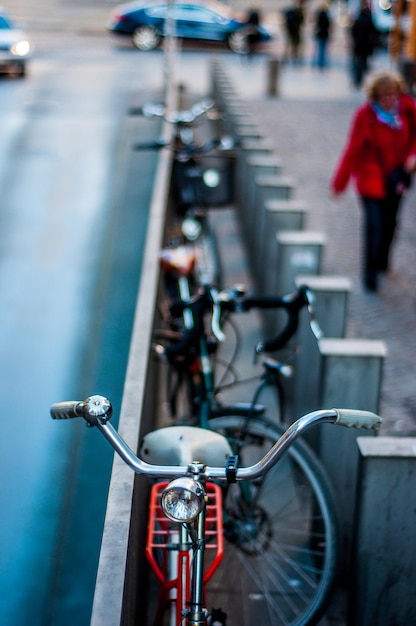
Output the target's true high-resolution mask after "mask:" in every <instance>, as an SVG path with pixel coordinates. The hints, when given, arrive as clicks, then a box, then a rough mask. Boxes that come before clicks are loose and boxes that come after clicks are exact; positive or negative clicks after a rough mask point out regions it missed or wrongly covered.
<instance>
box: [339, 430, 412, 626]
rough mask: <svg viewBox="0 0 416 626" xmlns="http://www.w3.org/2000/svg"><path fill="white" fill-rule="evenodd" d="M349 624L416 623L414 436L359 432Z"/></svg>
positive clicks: (384, 624)
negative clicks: (361, 433) (375, 434)
mask: <svg viewBox="0 0 416 626" xmlns="http://www.w3.org/2000/svg"><path fill="white" fill-rule="evenodd" d="M357 443H358V449H359V455H360V456H359V471H358V477H359V479H358V498H357V508H356V518H355V536H354V543H353V545H352V552H353V569H352V576H351V594H350V598H349V603H348V605H349V609H350V610H349V613H350V614H349V616H348V617H349V619H348V624H349V626H390V625H391V626H393V625H394V626H399V625H400V626H402V625H404V624H416V595H415V588H416V568H415V554H416V534H415V528H416V438H414V437H376V438H368V437H363V438H361V437H358V439H357Z"/></svg>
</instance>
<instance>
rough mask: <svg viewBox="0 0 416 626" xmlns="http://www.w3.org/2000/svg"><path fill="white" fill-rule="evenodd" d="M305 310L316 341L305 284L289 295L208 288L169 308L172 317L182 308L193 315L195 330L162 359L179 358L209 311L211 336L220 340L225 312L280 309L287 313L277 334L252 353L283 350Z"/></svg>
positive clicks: (312, 305) (310, 297) (200, 329)
mask: <svg viewBox="0 0 416 626" xmlns="http://www.w3.org/2000/svg"><path fill="white" fill-rule="evenodd" d="M304 307H306V308H307V310H308V313H309V317H310V326H311V328H312V331H313V333H314V335H315V337H316V338H317V339H320V338H321V337H322V334H323V333H322V331H321V329H320V327H319V324H318V322H317V321H316V319H315V295H314V293H313V292H312V291H311V290H310V289H309V287H306V286H305V285H302V286H300V287H299V288H298V289H297V290H296V291H294V292H293V293H290V294H287V295H284V296H246V295H245V294H244V292H242V291H241V290H240V289H226V290H223V291H220V292H218V291H216V290H215V289H212V288H210V287H206V288H203V289H202V290H201V292H200V293H199V294H198V295H197V296H195V297H194V298H191V299H190V300H186V301H184V300H178V301H175V302H173V303H172V304H171V305H170V312H171V314H172V315H173V316H174V317H178V316H179V315H182V313H183V311H184V310H185V309H189V310H190V311H191V312H192V314H193V319H194V323H195V328H193V329H190V330H189V331H188V332H187V333H186V334H184V337H183V340H182V341H180V342H178V343H177V344H175V345H172V346H168V347H167V348H166V349H165V354H166V356H167V357H168V358H169V357H172V356H178V355H183V354H184V353H185V352H186V350H187V349H188V348H189V347H190V346H191V345H192V343H193V342H194V341H196V340H197V339H198V338H199V337H200V336H201V333H202V332H203V315H204V314H205V313H206V312H208V311H209V310H212V318H211V327H212V332H213V334H214V336H215V337H216V338H217V339H218V340H219V341H223V340H224V338H225V336H224V333H223V332H222V330H221V324H220V322H221V317H222V314H223V313H224V312H226V311H230V312H234V313H237V312H246V311H249V310H251V309H253V308H261V309H284V310H285V312H286V313H287V322H286V325H285V326H284V328H283V329H282V330H281V332H280V333H279V334H278V335H277V337H274V338H273V339H270V340H267V341H261V342H259V343H258V344H257V346H256V349H255V350H256V354H262V353H263V352H274V351H276V350H280V349H281V348H283V347H284V346H285V345H286V344H287V342H288V341H289V340H290V339H291V338H292V337H293V335H294V334H295V333H296V330H297V328H298V325H299V314H300V311H301V310H302V309H303V308H304Z"/></svg>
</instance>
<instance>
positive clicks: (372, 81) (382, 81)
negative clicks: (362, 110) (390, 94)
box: [364, 70, 405, 102]
mask: <svg viewBox="0 0 416 626" xmlns="http://www.w3.org/2000/svg"><path fill="white" fill-rule="evenodd" d="M390 89H394V90H395V91H396V92H397V95H399V94H401V93H403V92H404V91H405V83H404V80H403V78H402V77H401V75H400V74H398V73H397V72H391V71H386V70H383V71H380V72H374V73H373V74H370V75H369V76H368V77H367V79H366V81H365V83H364V92H365V94H366V96H367V98H368V100H369V101H370V102H377V101H378V100H379V98H380V95H381V94H382V93H383V92H384V91H386V90H390Z"/></svg>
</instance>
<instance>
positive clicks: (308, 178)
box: [221, 54, 416, 436]
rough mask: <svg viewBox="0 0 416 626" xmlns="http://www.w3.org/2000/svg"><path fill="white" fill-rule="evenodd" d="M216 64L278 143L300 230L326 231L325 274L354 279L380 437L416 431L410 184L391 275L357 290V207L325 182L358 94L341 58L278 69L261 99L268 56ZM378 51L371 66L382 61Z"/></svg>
mask: <svg viewBox="0 0 416 626" xmlns="http://www.w3.org/2000/svg"><path fill="white" fill-rule="evenodd" d="M221 62H222V63H223V67H224V69H225V70H226V72H227V75H228V76H229V77H230V81H231V83H232V85H233V86H234V88H235V89H236V91H237V93H238V94H240V95H241V97H242V99H243V100H244V101H245V102H246V103H247V104H248V108H249V110H250V111H251V112H252V113H253V114H254V116H255V119H256V120H258V125H259V127H260V129H262V130H263V132H264V135H265V136H266V137H267V138H268V139H269V140H271V141H272V143H273V144H274V145H275V146H276V154H277V155H278V156H279V158H280V159H281V160H282V163H283V166H284V172H285V173H286V174H288V175H290V176H291V177H292V176H293V177H294V179H295V181H296V191H295V197H296V198H297V199H299V200H302V201H304V202H305V203H306V205H307V211H308V213H307V224H306V227H307V228H310V229H312V230H318V231H321V232H323V233H325V235H326V237H327V245H326V247H325V252H324V261H323V266H324V267H323V273H326V274H335V275H342V276H347V277H348V278H349V279H350V280H351V281H352V284H353V288H352V293H351V296H350V303H349V323H348V329H347V336H348V337H357V338H360V339H381V340H383V341H384V342H385V343H386V345H387V350H388V356H387V358H386V361H385V368H384V380H383V385H382V393H381V406H380V413H381V415H382V417H383V420H384V422H383V426H382V431H381V432H382V434H384V435H387V434H392V435H407V436H410V435H416V389H415V381H414V374H413V370H414V354H415V353H416V333H415V326H416V324H415V313H414V308H415V296H414V285H415V283H416V264H415V262H414V259H415V248H414V241H415V237H416V216H415V215H414V212H413V210H412V207H413V206H414V204H415V202H416V188H415V187H414V188H413V189H411V190H410V192H409V194H408V197H407V198H406V199H405V201H404V203H403V208H402V213H401V225H400V230H399V232H398V235H397V238H396V241H395V247H394V251H393V254H394V257H393V272H392V273H391V275H389V276H388V277H387V278H386V279H385V280H384V282H383V283H382V284H381V288H380V291H379V293H378V294H377V295H373V294H368V293H366V292H365V291H363V289H362V287H361V277H360V268H361V239H362V235H361V226H362V225H361V217H362V216H361V212H360V208H359V204H358V200H357V198H356V195H355V193H354V191H353V189H352V188H350V189H349V190H348V191H347V193H346V194H345V195H343V196H342V197H341V198H340V199H337V200H334V199H332V198H331V197H330V194H329V189H328V184H329V179H330V176H331V174H332V172H333V169H334V167H335V163H336V161H337V159H338V157H339V154H340V151H341V150H342V148H343V145H344V142H345V139H346V136H347V133H348V129H349V126H350V120H351V116H352V114H353V112H354V111H355V109H356V107H357V105H358V104H359V103H360V102H362V101H363V98H364V96H363V94H362V93H361V92H360V91H357V90H356V89H354V88H353V87H352V86H351V84H350V81H349V76H348V72H347V67H346V66H347V64H346V62H345V63H344V64H342V62H338V64H337V65H336V66H334V67H331V68H330V69H328V70H327V71H325V72H323V73H320V72H318V71H316V70H313V69H312V68H311V67H310V66H307V65H304V66H301V67H293V66H289V65H288V66H283V67H282V70H281V76H280V95H279V96H278V97H274V98H271V97H267V95H266V88H267V63H268V59H267V57H265V56H263V55H259V56H258V57H257V58H254V59H253V61H252V62H251V63H250V65H247V64H243V63H242V61H241V59H240V58H238V57H235V56H231V55H222V57H221ZM388 64H389V60H388V58H387V57H386V55H383V54H382V55H379V56H378V57H377V58H376V59H375V60H374V64H373V65H375V66H387V65H388Z"/></svg>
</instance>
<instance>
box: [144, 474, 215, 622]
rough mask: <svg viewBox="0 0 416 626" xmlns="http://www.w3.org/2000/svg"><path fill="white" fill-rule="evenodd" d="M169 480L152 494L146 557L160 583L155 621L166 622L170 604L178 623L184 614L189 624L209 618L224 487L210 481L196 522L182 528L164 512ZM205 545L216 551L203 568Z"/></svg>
mask: <svg viewBox="0 0 416 626" xmlns="http://www.w3.org/2000/svg"><path fill="white" fill-rule="evenodd" d="M168 484H169V483H168V482H161V483H156V484H155V485H153V487H152V490H151V494H150V504H149V519H148V530H147V541H146V557H147V560H148V562H149V564H150V566H151V568H152V571H153V573H154V575H155V576H156V578H157V580H158V581H159V583H160V588H159V600H158V611H157V614H156V616H155V620H154V624H155V626H156V625H158V624H161V623H162V619H163V614H164V611H165V610H166V607H168V606H169V605H172V604H173V605H174V614H175V624H176V626H180V624H182V623H183V620H184V618H185V617H186V618H187V620H188V624H192V625H193V624H201V623H205V620H206V615H205V609H204V607H205V585H206V583H207V582H208V581H209V580H210V578H211V577H212V576H213V574H214V573H215V571H216V569H217V568H218V566H219V565H220V563H221V560H222V557H223V554H224V538H223V525H222V514H223V511H222V492H221V489H220V487H219V486H218V485H216V484H214V483H210V482H207V483H206V484H205V494H206V507H205V508H204V509H203V511H201V513H200V514H199V516H198V518H197V520H196V522H195V523H194V525H193V526H190V527H188V526H181V527H180V528H178V527H177V525H176V524H174V523H172V522H170V521H169V520H168V519H167V518H166V516H164V514H163V510H162V506H161V497H162V492H163V491H164V489H166V487H167V486H168ZM205 550H209V551H211V552H213V553H214V554H213V556H212V557H211V562H210V564H209V566H208V567H207V568H206V569H205V571H204V561H205V554H204V553H205ZM160 553H162V554H161V555H160ZM160 556H161V558H160ZM158 557H159V558H158ZM201 571H202V574H201V573H200V572H201ZM191 598H192V599H193V600H192V601H191ZM184 607H186V615H184V610H185V609H184Z"/></svg>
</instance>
